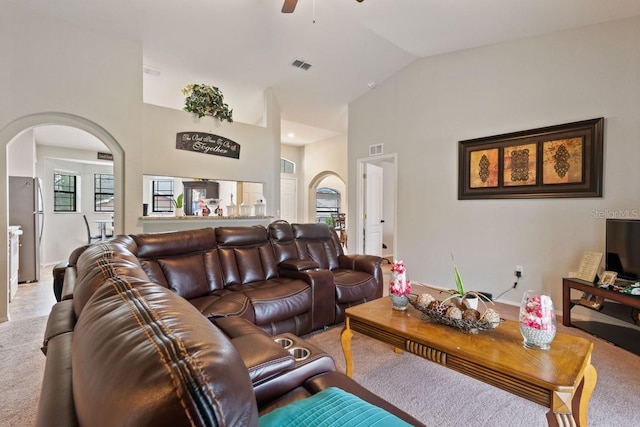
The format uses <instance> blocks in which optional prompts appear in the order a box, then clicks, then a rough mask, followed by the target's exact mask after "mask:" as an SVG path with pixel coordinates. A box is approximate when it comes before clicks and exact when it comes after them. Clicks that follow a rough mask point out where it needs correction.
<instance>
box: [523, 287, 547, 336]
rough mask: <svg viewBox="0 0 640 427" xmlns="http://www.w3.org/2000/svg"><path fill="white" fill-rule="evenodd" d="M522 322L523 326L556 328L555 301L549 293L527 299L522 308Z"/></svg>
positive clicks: (545, 329) (545, 328)
mask: <svg viewBox="0 0 640 427" xmlns="http://www.w3.org/2000/svg"><path fill="white" fill-rule="evenodd" d="M520 323H521V324H522V325H523V326H526V327H529V328H532V329H540V330H543V331H551V330H554V329H555V328H556V325H555V313H554V312H553V302H552V301H551V297H550V296H548V295H532V296H530V297H528V298H526V299H525V301H524V304H523V306H522V309H521V310H520Z"/></svg>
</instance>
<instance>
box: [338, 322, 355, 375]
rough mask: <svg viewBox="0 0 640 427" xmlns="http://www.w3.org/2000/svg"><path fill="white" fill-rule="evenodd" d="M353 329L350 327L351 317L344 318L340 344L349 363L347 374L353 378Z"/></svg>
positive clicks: (347, 363) (346, 361)
mask: <svg viewBox="0 0 640 427" xmlns="http://www.w3.org/2000/svg"><path fill="white" fill-rule="evenodd" d="M352 336H353V331H352V330H351V328H350V327H349V318H348V317H347V318H346V319H344V329H343V330H342V333H341V334H340V344H342V352H343V353H344V360H345V363H346V365H347V376H348V377H349V378H353V357H352V355H351V337H352Z"/></svg>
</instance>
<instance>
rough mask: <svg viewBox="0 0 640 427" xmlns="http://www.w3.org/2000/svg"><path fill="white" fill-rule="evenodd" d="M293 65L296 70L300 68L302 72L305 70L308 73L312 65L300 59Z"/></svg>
mask: <svg viewBox="0 0 640 427" xmlns="http://www.w3.org/2000/svg"><path fill="white" fill-rule="evenodd" d="M291 65H293V66H294V67H296V68H300V69H301V70H305V71H307V70H308V69H309V68H311V64H309V63H308V62H304V61H302V60H300V59H295V60H294V61H293V62H292V63H291Z"/></svg>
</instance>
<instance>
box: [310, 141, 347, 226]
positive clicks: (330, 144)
mask: <svg viewBox="0 0 640 427" xmlns="http://www.w3.org/2000/svg"><path fill="white" fill-rule="evenodd" d="M347 165H348V162H347V138H346V135H339V136H336V137H333V138H328V139H325V140H323V141H318V142H314V143H313V144H309V145H305V147H304V181H303V185H302V188H300V187H298V196H299V197H301V199H302V200H306V203H305V204H304V207H303V208H304V210H303V211H302V212H299V213H298V217H299V218H300V220H301V221H309V222H315V194H310V192H309V186H311V185H313V183H314V181H315V180H317V179H318V177H321V176H322V175H324V174H326V173H327V172H332V173H334V174H336V175H337V176H338V177H339V178H340V180H342V182H344V183H346V182H347ZM345 193H348V190H347V191H345ZM348 200H349V199H348V194H344V193H343V194H342V204H343V210H344V211H345V212H346V211H347V209H348Z"/></svg>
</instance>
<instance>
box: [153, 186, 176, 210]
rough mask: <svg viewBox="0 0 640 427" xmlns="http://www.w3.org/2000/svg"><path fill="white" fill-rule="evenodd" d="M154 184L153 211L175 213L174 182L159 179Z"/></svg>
mask: <svg viewBox="0 0 640 427" xmlns="http://www.w3.org/2000/svg"><path fill="white" fill-rule="evenodd" d="M152 182H153V186H152V187H153V195H152V202H151V210H152V211H153V212H171V211H173V180H172V179H158V180H154V181H152Z"/></svg>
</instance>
